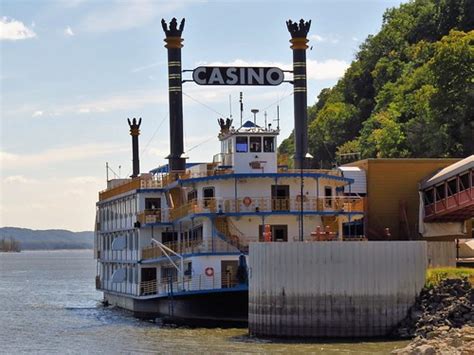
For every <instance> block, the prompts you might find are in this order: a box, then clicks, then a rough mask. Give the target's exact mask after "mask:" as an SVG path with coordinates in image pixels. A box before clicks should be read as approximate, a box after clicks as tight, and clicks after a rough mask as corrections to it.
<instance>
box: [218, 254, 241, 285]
mask: <svg viewBox="0 0 474 355" xmlns="http://www.w3.org/2000/svg"><path fill="white" fill-rule="evenodd" d="M238 266H239V262H238V260H222V261H221V283H222V288H229V287H233V286H235V285H236V284H237V267H238Z"/></svg>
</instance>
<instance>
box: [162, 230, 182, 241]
mask: <svg viewBox="0 0 474 355" xmlns="http://www.w3.org/2000/svg"><path fill="white" fill-rule="evenodd" d="M176 241H178V233H177V232H162V233H161V242H162V243H170V242H176Z"/></svg>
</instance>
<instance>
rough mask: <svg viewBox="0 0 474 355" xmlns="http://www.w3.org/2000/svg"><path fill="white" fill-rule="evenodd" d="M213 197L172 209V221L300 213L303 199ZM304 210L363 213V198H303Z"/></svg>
mask: <svg viewBox="0 0 474 355" xmlns="http://www.w3.org/2000/svg"><path fill="white" fill-rule="evenodd" d="M249 198H250V200H248V198H247V197H246V198H237V199H235V198H212V199H201V200H193V201H191V202H189V203H186V204H184V205H181V206H179V207H177V208H174V209H172V210H170V219H171V220H176V219H179V218H182V217H184V216H186V215H189V214H194V213H206V212H207V213H209V212H211V213H233V212H256V211H258V212H272V211H300V210H301V200H300V198H299V196H298V197H291V198H269V197H251V196H249ZM303 209H304V210H305V211H345V212H363V211H364V198H362V197H354V196H335V197H307V196H305V197H304V199H303Z"/></svg>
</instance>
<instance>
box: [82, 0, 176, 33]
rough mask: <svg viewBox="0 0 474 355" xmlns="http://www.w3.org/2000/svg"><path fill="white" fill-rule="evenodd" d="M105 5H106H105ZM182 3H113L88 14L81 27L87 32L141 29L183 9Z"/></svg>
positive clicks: (132, 0)
mask: <svg viewBox="0 0 474 355" xmlns="http://www.w3.org/2000/svg"><path fill="white" fill-rule="evenodd" d="M106 4H107V3H106ZM183 5H184V2H178V1H174V2H171V1H166V2H164V1H154V0H129V1H115V2H114V3H112V5H111V6H112V7H110V3H108V4H107V8H104V9H101V10H97V11H95V12H92V13H89V14H88V15H87V16H86V17H85V18H84V19H83V21H82V23H81V27H82V28H83V29H84V30H85V31H88V32H109V31H120V30H127V29H131V28H136V27H141V26H144V25H147V24H149V23H151V22H152V21H154V20H155V19H156V18H157V17H158V16H160V15H161V16H162V15H164V14H166V13H169V12H172V11H175V10H177V9H179V8H181V7H183Z"/></svg>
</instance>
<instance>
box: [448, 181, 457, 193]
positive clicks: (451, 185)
mask: <svg viewBox="0 0 474 355" xmlns="http://www.w3.org/2000/svg"><path fill="white" fill-rule="evenodd" d="M457 192H458V184H457V180H456V179H452V180H450V181H448V196H452V195H454V194H456V193H457Z"/></svg>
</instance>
